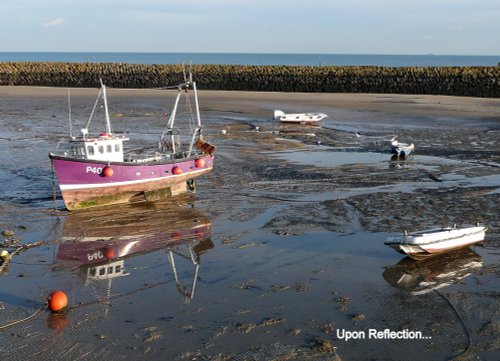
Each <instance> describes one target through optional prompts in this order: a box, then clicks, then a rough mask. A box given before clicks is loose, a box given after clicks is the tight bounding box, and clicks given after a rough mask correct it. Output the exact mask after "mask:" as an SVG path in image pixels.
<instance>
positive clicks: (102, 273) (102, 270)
mask: <svg viewBox="0 0 500 361" xmlns="http://www.w3.org/2000/svg"><path fill="white" fill-rule="evenodd" d="M105 274H106V268H104V267H102V268H100V269H99V276H104V275H105Z"/></svg>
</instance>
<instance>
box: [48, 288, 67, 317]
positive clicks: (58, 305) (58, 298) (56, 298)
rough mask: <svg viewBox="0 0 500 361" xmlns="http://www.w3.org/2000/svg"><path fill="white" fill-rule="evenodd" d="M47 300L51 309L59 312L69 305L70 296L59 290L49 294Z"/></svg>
mask: <svg viewBox="0 0 500 361" xmlns="http://www.w3.org/2000/svg"><path fill="white" fill-rule="evenodd" d="M47 302H48V306H49V309H50V310H51V311H53V312H58V311H61V310H62V309H63V308H65V307H66V306H68V296H66V293H64V292H63V291H61V290H57V291H54V292H52V293H51V294H50V295H49V298H48V300H47Z"/></svg>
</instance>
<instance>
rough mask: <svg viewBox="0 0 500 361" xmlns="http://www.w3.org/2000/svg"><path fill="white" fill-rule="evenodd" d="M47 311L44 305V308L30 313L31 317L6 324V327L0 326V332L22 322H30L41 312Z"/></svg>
mask: <svg viewBox="0 0 500 361" xmlns="http://www.w3.org/2000/svg"><path fill="white" fill-rule="evenodd" d="M46 309H47V305H45V306H44V307H40V308H39V309H38V310H36V311H35V312H34V313H32V314H31V315H29V316H28V317H25V318H23V319H20V320H17V321H13V322H11V323H8V324H6V325H2V326H0V330H3V329H6V328H9V327H11V326H14V325H17V324H18V323H22V322H25V321H29V320H31V319H32V318H34V317H35V316H38V314H39V313H40V312H42V311H45V310H46Z"/></svg>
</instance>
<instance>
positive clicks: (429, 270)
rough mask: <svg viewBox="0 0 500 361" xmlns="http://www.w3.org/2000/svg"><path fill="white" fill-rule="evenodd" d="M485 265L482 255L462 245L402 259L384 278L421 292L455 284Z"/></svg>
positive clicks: (402, 286)
mask: <svg viewBox="0 0 500 361" xmlns="http://www.w3.org/2000/svg"><path fill="white" fill-rule="evenodd" d="M482 266H483V262H482V260H481V256H480V255H478V254H477V253H476V252H474V251H472V250H471V249H470V248H462V249H459V250H456V251H453V252H448V253H444V254H441V255H439V256H435V257H429V258H426V259H422V260H418V261H417V260H414V259H411V258H409V257H406V258H403V259H402V260H401V261H399V262H398V263H397V264H395V265H393V266H390V267H387V268H386V270H385V271H384V273H383V277H384V279H385V280H386V281H387V282H388V283H390V284H391V285H393V286H395V287H398V288H400V289H403V290H406V291H411V293H412V294H414V295H419V294H425V293H428V292H432V291H433V290H436V289H439V288H442V287H446V286H449V285H451V284H453V283H456V282H457V281H460V280H462V279H464V278H465V277H467V276H469V275H471V274H472V273H473V272H474V270H475V269H478V268H481V267H482Z"/></svg>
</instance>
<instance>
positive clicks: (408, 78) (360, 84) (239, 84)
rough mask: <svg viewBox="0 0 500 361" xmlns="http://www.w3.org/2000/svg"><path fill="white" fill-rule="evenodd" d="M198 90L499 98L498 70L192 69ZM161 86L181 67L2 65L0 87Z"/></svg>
mask: <svg viewBox="0 0 500 361" xmlns="http://www.w3.org/2000/svg"><path fill="white" fill-rule="evenodd" d="M193 72H194V73H195V75H196V81H197V83H198V85H199V87H200V88H202V89H210V90H244V91H271V92H327V93H338V92H344V93H398V94H436V95H437V94H439V95H457V96H473V97H490V98H498V97H500V67H397V68H396V67H395V68H392V67H374V66H243V65H194V66H193ZM99 78H102V79H103V81H104V82H105V83H106V85H108V86H109V87H114V88H160V87H164V86H167V85H175V84H177V83H178V82H179V81H180V80H182V67H181V66H180V65H145V64H125V63H62V62H32V63H29V62H4V63H0V85H26V86H50V87H77V88H80V87H98V86H99Z"/></svg>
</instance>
